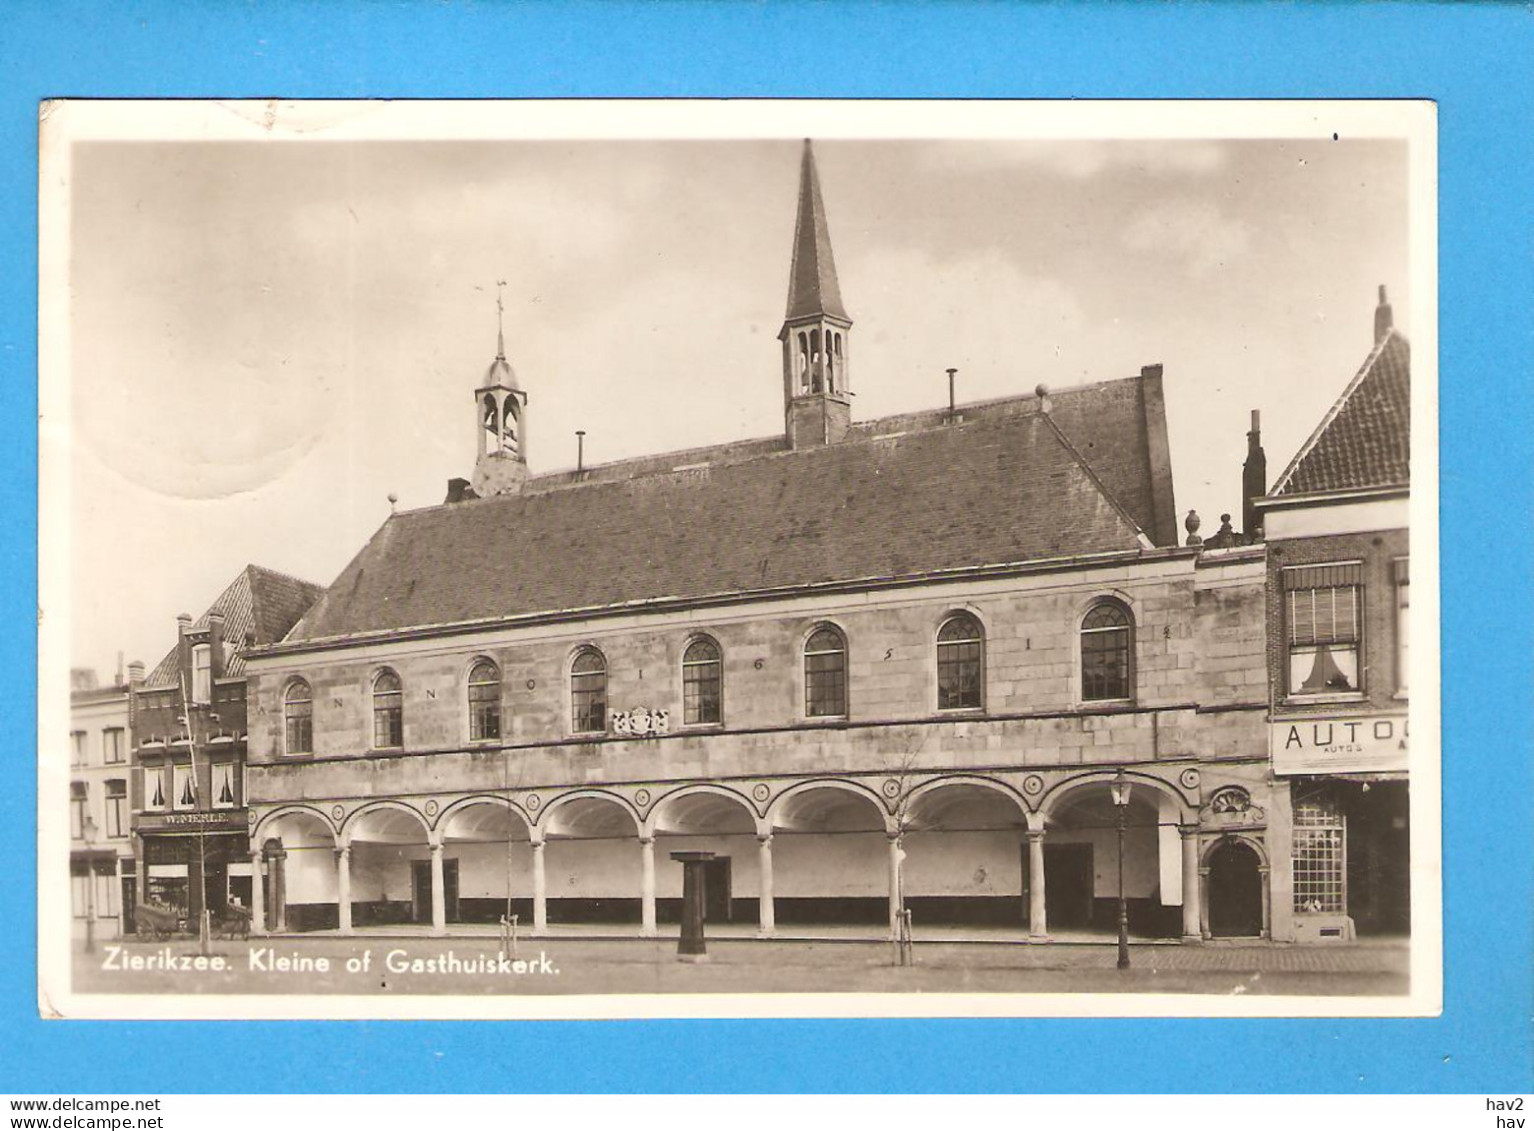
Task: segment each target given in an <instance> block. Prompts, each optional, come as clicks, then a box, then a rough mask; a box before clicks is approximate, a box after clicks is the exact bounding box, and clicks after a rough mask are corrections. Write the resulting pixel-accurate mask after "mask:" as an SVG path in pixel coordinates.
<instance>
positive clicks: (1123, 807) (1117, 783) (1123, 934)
mask: <svg viewBox="0 0 1534 1131" xmlns="http://www.w3.org/2000/svg"><path fill="white" fill-rule="evenodd" d="M1108 790H1109V792H1111V793H1112V795H1113V807H1114V808H1115V809H1117V810H1118V829H1119V969H1120V970H1128V969H1129V905H1128V904H1127V903H1125V902H1124V818H1125V817H1126V815H1127V814H1128V812H1129V790H1130V784H1129V780H1128V779H1127V778H1126V777H1125V776H1124V771H1123V770H1120V771H1119V772H1118V776H1117V777H1115V778H1114V779H1113V782H1112V784H1111V785H1109V786H1108Z"/></svg>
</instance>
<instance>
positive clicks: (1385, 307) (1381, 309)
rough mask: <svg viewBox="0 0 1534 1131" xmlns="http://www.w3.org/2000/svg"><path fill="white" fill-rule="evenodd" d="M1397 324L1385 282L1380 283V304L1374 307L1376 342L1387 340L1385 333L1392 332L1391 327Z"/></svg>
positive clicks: (1376, 343)
mask: <svg viewBox="0 0 1534 1131" xmlns="http://www.w3.org/2000/svg"><path fill="white" fill-rule="evenodd" d="M1394 324H1395V319H1394V316H1393V315H1392V314H1391V311H1390V300H1389V299H1387V298H1386V297H1385V284H1384V283H1381V284H1380V304H1379V305H1378V306H1376V307H1375V308H1374V343H1375V345H1378V344H1379V343H1380V342H1382V341H1384V340H1385V335H1386V334H1388V333H1390V328H1391V327H1392V326H1393V325H1394Z"/></svg>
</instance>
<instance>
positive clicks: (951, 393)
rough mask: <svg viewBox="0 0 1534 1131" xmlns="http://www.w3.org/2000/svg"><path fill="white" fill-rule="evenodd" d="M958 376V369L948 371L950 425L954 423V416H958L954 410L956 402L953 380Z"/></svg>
mask: <svg viewBox="0 0 1534 1131" xmlns="http://www.w3.org/2000/svg"><path fill="white" fill-rule="evenodd" d="M958 375H959V371H958V370H957V369H950V370H949V371H948V423H949V424H952V423H953V421H954V416H955V415H956V414H955V412H954V409H955V407H956V405H955V402H954V390H953V380H954V378H955V377H957V376H958Z"/></svg>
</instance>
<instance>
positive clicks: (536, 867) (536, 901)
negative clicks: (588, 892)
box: [533, 840, 549, 935]
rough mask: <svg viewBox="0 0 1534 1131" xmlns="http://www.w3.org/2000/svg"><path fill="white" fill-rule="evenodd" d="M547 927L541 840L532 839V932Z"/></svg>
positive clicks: (538, 931)
mask: <svg viewBox="0 0 1534 1131" xmlns="http://www.w3.org/2000/svg"><path fill="white" fill-rule="evenodd" d="M548 929H549V897H548V891H547V889H546V888H545V887H544V882H543V841H541V840H535V841H533V934H535V935H541V934H543V933H544V932H545V931H547V930H548Z"/></svg>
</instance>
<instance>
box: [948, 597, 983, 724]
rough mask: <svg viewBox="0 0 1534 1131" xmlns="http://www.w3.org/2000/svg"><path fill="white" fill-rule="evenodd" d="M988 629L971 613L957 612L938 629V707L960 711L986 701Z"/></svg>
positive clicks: (978, 705)
mask: <svg viewBox="0 0 1534 1131" xmlns="http://www.w3.org/2000/svg"><path fill="white" fill-rule="evenodd" d="M984 659H985V632H984V630H983V629H981V627H980V622H979V621H977V620H976V619H975V618H974V617H972V616H970V615H969V614H968V613H955V614H954V615H953V616H951V617H949V618H948V619H947V620H946V621H944V622H943V626H942V627H941V628H940V629H938V631H937V707H938V710H940V711H958V710H964V709H967V708H976V707H980V706H981V705H982V703H983V688H984V686H985V679H984Z"/></svg>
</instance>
